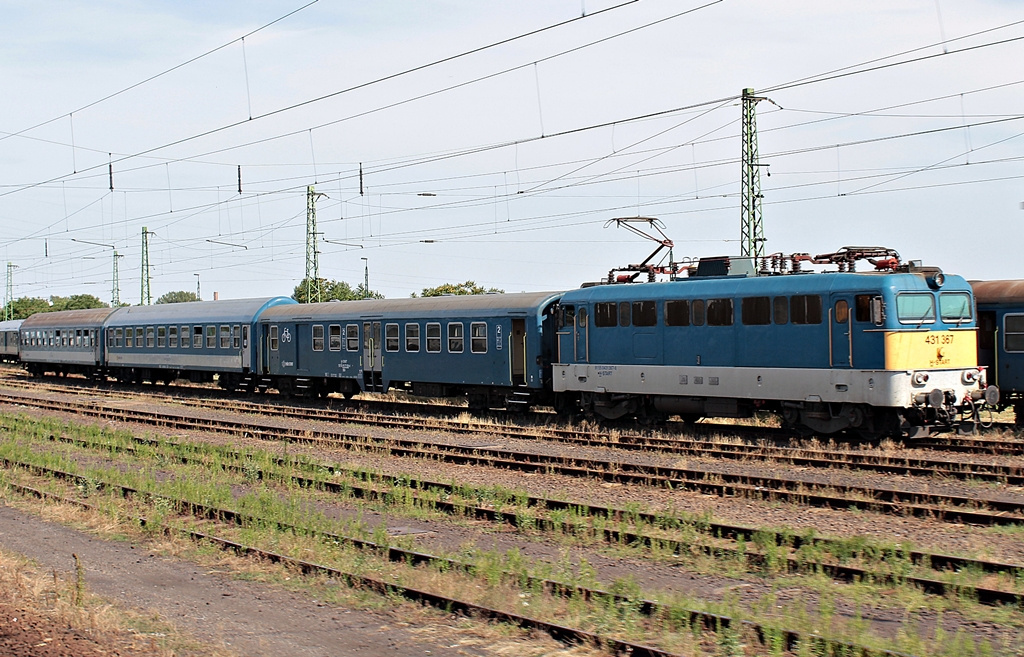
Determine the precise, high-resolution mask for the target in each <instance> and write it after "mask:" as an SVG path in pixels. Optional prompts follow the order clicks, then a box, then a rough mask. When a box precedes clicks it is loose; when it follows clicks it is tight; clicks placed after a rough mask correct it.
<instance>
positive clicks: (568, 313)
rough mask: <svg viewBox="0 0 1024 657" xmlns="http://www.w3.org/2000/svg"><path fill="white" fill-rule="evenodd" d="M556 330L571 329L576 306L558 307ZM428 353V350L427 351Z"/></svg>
mask: <svg viewBox="0 0 1024 657" xmlns="http://www.w3.org/2000/svg"><path fill="white" fill-rule="evenodd" d="M556 319H557V320H558V321H557V324H558V326H557V328H560V329H563V328H566V327H571V326H573V325H575V324H576V306H559V307H558V316H557V317H556ZM427 351H429V349H428V350H427Z"/></svg>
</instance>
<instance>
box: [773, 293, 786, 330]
mask: <svg viewBox="0 0 1024 657" xmlns="http://www.w3.org/2000/svg"><path fill="white" fill-rule="evenodd" d="M772 320H773V321H774V322H775V323H776V324H778V325H780V326H781V325H783V324H789V297H775V298H774V299H772Z"/></svg>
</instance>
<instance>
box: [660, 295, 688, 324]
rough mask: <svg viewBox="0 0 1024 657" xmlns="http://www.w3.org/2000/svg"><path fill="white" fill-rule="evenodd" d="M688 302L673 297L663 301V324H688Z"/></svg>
mask: <svg viewBox="0 0 1024 657" xmlns="http://www.w3.org/2000/svg"><path fill="white" fill-rule="evenodd" d="M689 325H690V302H689V301H687V300H686V299H674V300H672V301H666V302H665V326H689Z"/></svg>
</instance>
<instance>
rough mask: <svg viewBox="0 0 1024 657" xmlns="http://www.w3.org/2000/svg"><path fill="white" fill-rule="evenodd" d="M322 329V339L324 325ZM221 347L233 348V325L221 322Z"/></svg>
mask: <svg viewBox="0 0 1024 657" xmlns="http://www.w3.org/2000/svg"><path fill="white" fill-rule="evenodd" d="M320 330H321V333H320V338H321V340H323V337H324V334H323V332H322V331H323V327H322V326H321V327H320ZM322 347H323V344H322V343H321V348H322ZM220 348H221V349H230V348H231V327H230V326H228V325H227V324H221V325H220Z"/></svg>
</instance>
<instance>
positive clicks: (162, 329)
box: [156, 326, 167, 349]
mask: <svg viewBox="0 0 1024 657" xmlns="http://www.w3.org/2000/svg"><path fill="white" fill-rule="evenodd" d="M156 346H157V347H159V348H161V349H164V348H166V347H167V327H166V326H158V327H157V329H156Z"/></svg>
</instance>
